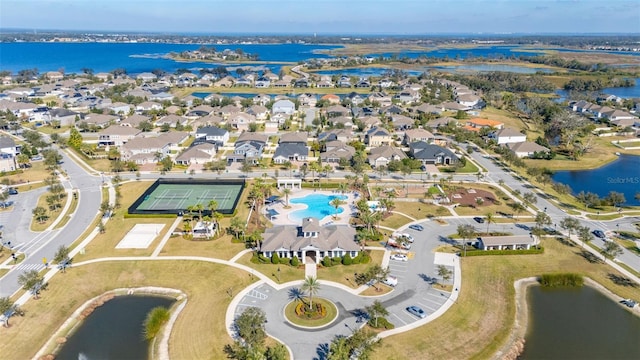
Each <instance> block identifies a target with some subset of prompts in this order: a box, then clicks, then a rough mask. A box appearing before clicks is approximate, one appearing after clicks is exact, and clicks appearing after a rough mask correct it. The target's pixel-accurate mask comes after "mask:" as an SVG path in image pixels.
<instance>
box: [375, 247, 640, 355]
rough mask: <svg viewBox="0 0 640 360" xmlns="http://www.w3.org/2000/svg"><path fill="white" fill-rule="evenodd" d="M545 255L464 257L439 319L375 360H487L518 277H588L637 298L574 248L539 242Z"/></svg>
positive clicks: (506, 328)
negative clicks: (449, 303) (454, 291)
mask: <svg viewBox="0 0 640 360" xmlns="http://www.w3.org/2000/svg"><path fill="white" fill-rule="evenodd" d="M542 245H543V246H544V247H545V253H544V254H540V255H507V256H486V257H481V256H478V257H470V258H463V259H462V274H463V275H462V278H463V281H462V287H461V289H460V297H459V298H458V301H457V302H456V304H455V305H453V307H452V308H451V309H450V310H449V311H447V312H446V313H445V314H444V315H443V316H441V317H440V318H438V319H436V320H434V321H433V322H431V323H429V324H426V325H424V326H421V327H419V328H417V329H416V330H413V331H410V332H407V333H403V334H399V335H394V336H391V337H388V338H386V339H384V346H383V347H381V348H378V349H377V350H376V352H375V354H374V358H375V359H418V358H420V359H454V358H455V359H488V358H491V356H492V355H493V354H494V353H495V352H496V351H497V350H498V349H499V348H501V347H502V346H503V345H504V344H505V341H506V340H507V338H508V337H509V335H510V333H511V332H512V327H513V325H514V321H515V290H514V287H513V282H514V281H515V280H517V279H521V278H524V277H530V276H539V275H540V274H544V273H550V272H557V271H562V272H575V273H579V274H583V275H586V276H588V277H590V278H591V279H593V280H595V281H596V282H598V283H600V284H602V285H603V286H604V287H606V288H607V289H609V290H611V291H613V292H614V293H616V294H617V295H619V296H622V297H624V298H640V287H631V286H626V287H625V286H622V285H618V284H616V283H614V282H613V281H612V280H611V279H612V278H614V276H622V275H621V274H619V273H618V272H616V271H615V270H613V269H612V268H610V267H609V266H607V265H603V264H601V263H590V262H589V261H587V260H585V259H584V258H583V257H582V256H581V255H580V253H581V251H582V249H580V248H579V247H577V246H567V245H563V244H561V243H560V242H559V241H557V240H555V239H554V238H550V239H543V240H542Z"/></svg>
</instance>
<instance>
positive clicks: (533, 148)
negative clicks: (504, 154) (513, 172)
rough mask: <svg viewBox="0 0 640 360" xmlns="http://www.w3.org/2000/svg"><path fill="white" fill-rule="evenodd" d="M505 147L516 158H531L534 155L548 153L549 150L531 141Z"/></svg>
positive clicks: (509, 144)
mask: <svg viewBox="0 0 640 360" xmlns="http://www.w3.org/2000/svg"><path fill="white" fill-rule="evenodd" d="M506 146H507V147H508V148H509V149H510V150H511V151H513V152H514V153H515V154H516V156H517V157H519V158H523V157H531V156H533V155H534V154H535V153H548V152H549V151H550V150H549V149H547V148H546V147H544V146H542V145H538V144H537V143H534V142H531V141H523V142H519V143H507V144H506Z"/></svg>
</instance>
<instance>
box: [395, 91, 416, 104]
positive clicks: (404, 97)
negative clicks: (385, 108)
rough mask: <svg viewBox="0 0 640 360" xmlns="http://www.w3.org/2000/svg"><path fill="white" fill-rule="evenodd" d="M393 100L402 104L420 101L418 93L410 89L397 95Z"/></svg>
mask: <svg viewBox="0 0 640 360" xmlns="http://www.w3.org/2000/svg"><path fill="white" fill-rule="evenodd" d="M395 98H396V99H398V100H400V102H402V103H403V104H408V103H412V102H416V101H418V100H420V92H419V91H415V90H411V89H405V90H402V91H401V92H400V93H398V95H396V96H395Z"/></svg>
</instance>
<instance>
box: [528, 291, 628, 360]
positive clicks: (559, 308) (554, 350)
mask: <svg viewBox="0 0 640 360" xmlns="http://www.w3.org/2000/svg"><path fill="white" fill-rule="evenodd" d="M527 301H528V303H529V325H528V329H527V335H526V338H525V340H526V343H525V347H524V352H523V353H522V354H521V356H520V357H519V359H524V360H531V359H549V360H551V359H640V346H639V345H638V344H639V343H638V339H640V318H639V317H637V316H635V315H633V314H632V313H630V312H629V311H626V309H624V308H623V305H621V304H618V303H616V302H614V301H613V300H611V299H609V298H608V297H606V296H605V295H603V294H602V293H600V292H599V291H597V290H595V289H593V288H591V287H589V286H584V287H581V288H562V289H545V288H542V287H540V286H532V287H529V288H528V290H527Z"/></svg>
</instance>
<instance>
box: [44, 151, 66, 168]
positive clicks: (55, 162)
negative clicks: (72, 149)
mask: <svg viewBox="0 0 640 360" xmlns="http://www.w3.org/2000/svg"><path fill="white" fill-rule="evenodd" d="M42 157H43V158H44V160H43V162H44V164H45V166H46V167H47V169H48V170H53V169H57V168H58V166H59V164H60V162H61V161H62V155H60V153H58V151H57V150H54V149H47V150H44V151H42Z"/></svg>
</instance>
